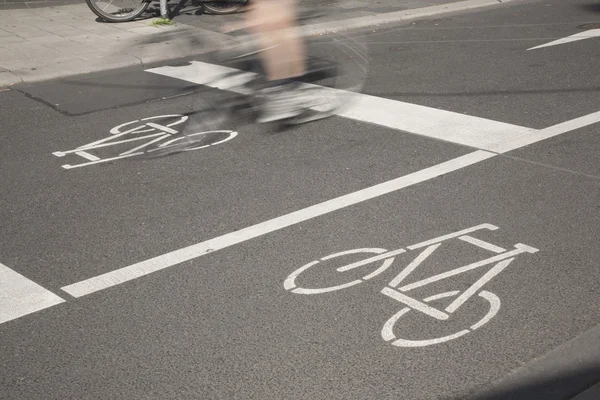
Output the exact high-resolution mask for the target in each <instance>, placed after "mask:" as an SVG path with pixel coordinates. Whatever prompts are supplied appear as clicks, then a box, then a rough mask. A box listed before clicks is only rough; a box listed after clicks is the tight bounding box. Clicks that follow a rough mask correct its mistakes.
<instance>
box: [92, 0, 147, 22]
mask: <svg viewBox="0 0 600 400" xmlns="http://www.w3.org/2000/svg"><path fill="white" fill-rule="evenodd" d="M85 2H86V3H87V5H88V7H89V8H90V10H92V11H93V12H94V14H96V15H97V16H99V17H100V18H102V19H103V20H105V21H108V22H127V21H131V20H134V19H136V18H137V17H139V16H140V15H142V14H143V13H144V11H146V9H147V8H148V5H149V4H150V1H140V0H85Z"/></svg>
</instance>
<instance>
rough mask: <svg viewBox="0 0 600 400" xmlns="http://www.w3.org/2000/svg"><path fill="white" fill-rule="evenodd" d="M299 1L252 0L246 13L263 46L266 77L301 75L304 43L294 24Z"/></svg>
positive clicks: (270, 78) (282, 77) (275, 78)
mask: <svg viewBox="0 0 600 400" xmlns="http://www.w3.org/2000/svg"><path fill="white" fill-rule="evenodd" d="M297 5H298V0H252V2H251V5H250V9H249V10H248V12H247V13H246V14H245V15H246V20H247V24H248V27H249V28H250V30H251V31H252V32H253V33H254V34H255V35H256V37H257V40H258V43H259V45H260V47H261V49H263V51H262V52H261V53H260V58H261V61H262V63H263V65H264V68H265V70H266V73H267V78H268V79H269V80H274V81H276V80H283V79H290V78H295V77H297V76H301V75H303V74H304V57H305V54H304V53H305V49H304V42H303V40H302V38H301V37H300V34H299V29H298V26H297V25H296V7H297Z"/></svg>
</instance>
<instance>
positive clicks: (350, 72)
mask: <svg viewBox="0 0 600 400" xmlns="http://www.w3.org/2000/svg"><path fill="white" fill-rule="evenodd" d="M306 45H307V50H308V58H307V63H306V75H305V76H304V77H303V78H302V79H301V80H300V81H301V82H302V83H304V84H305V85H304V86H303V88H304V89H305V90H306V94H307V95H308V96H309V97H311V98H312V99H313V100H311V102H310V103H309V104H310V105H309V107H308V109H307V112H305V113H304V114H303V115H301V116H299V117H297V118H294V119H292V120H290V121H288V123H289V124H301V123H304V122H310V121H314V120H318V119H322V118H326V117H329V116H332V115H336V114H340V113H341V112H343V111H345V110H346V109H347V108H348V107H349V106H350V105H351V103H352V100H353V98H354V97H353V96H354V95H355V94H356V93H359V92H360V91H361V90H362V88H363V85H364V82H365V80H366V77H367V73H368V67H369V55H368V50H367V47H366V46H365V45H364V44H363V43H361V42H359V41H358V40H356V39H354V38H352V37H350V36H347V35H343V34H337V35H332V36H331V37H330V38H327V39H325V40H323V39H317V40H311V39H307V42H306Z"/></svg>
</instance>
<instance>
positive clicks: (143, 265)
mask: <svg viewBox="0 0 600 400" xmlns="http://www.w3.org/2000/svg"><path fill="white" fill-rule="evenodd" d="M494 156H495V154H494V153H490V152H486V151H481V150H477V151H475V152H472V153H468V154H466V155H463V156H460V157H457V158H454V159H452V160H449V161H446V162H443V163H441V164H437V165H434V166H432V167H429V168H425V169H423V170H420V171H417V172H414V173H412V174H408V175H405V176H403V177H400V178H396V179H393V180H391V181H387V182H384V183H380V184H378V185H375V186H371V187H369V188H366V189H362V190H359V191H357V192H354V193H350V194H347V195H344V196H341V197H337V198H335V199H331V200H328V201H325V202H323V203H319V204H316V205H313V206H310V207H308V208H305V209H302V210H298V211H294V212H292V213H289V214H286V215H283V216H281V217H277V218H274V219H271V220H268V221H265V222H261V223H259V224H256V225H253V226H249V227H247V228H244V229H241V230H239V231H236V232H231V233H228V234H226V235H223V236H219V237H216V238H214V239H210V240H207V241H205V242H201V243H198V244H195V245H192V246H188V247H185V248H182V249H179V250H175V251H173V252H170V253H166V254H163V255H160V256H157V257H154V258H151V259H149V260H146V261H142V262H138V263H136V264H133V265H130V266H127V267H123V268H120V269H117V270H115V271H111V272H107V273H105V274H102V275H99V276H96V277H93V278H89V279H86V280H84V281H81V282H77V283H74V284H71V285H68V286H65V287H63V288H61V289H62V290H64V291H65V292H67V293H69V294H70V295H71V296H74V297H81V296H85V295H88V294H91V293H94V292H97V291H100V290H103V289H107V288H110V287H112V286H115V285H119V284H121V283H124V282H127V281H130V280H133V279H136V278H140V277H142V276H144V275H148V274H150V273H153V272H156V271H159V270H162V269H165V268H169V267H171V266H173V265H176V264H180V263H182V262H184V261H188V260H191V259H194V258H197V257H200V256H203V255H205V254H207V253H210V252H213V251H216V250H221V249H224V248H226V247H229V246H233V245H235V244H238V243H242V242H245V241H247V240H250V239H253V238H255V237H258V236H261V235H265V234H267V233H270V232H274V231H277V230H279V229H283V228H286V227H288V226H292V225H294V224H298V223H300V222H303V221H306V220H309V219H312V218H315V217H318V216H321V215H324V214H328V213H331V212H333V211H336V210H340V209H343V208H345V207H349V206H351V205H354V204H358V203H361V202H364V201H367V200H370V199H373V198H376V197H379V196H382V195H384V194H387V193H391V192H394V191H397V190H400V189H403V188H406V187H409V186H412V185H415V184H417V183H421V182H425V181H427V180H430V179H433V178H435V177H438V176H441V175H445V174H447V173H450V172H453V171H456V170H459V169H461V168H465V167H467V166H469V165H473V164H476V163H478V162H481V161H484V160H487V159H489V158H491V157H494Z"/></svg>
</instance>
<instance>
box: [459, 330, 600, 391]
mask: <svg viewBox="0 0 600 400" xmlns="http://www.w3.org/2000/svg"><path fill="white" fill-rule="evenodd" d="M599 344H600V325H597V326H595V327H593V328H590V329H588V330H587V331H585V332H583V333H581V334H579V335H578V336H576V337H574V338H572V339H570V340H568V341H566V342H564V343H562V344H560V345H558V346H557V347H555V348H553V349H551V350H550V351H548V352H547V353H545V354H542V355H541V356H539V357H537V358H534V359H533V360H530V361H527V362H526V363H525V364H524V365H522V366H521V367H518V368H516V369H514V370H513V371H511V372H509V373H508V374H507V375H505V376H504V377H502V378H500V379H497V380H494V381H492V382H489V383H487V384H485V385H483V386H481V387H479V388H477V389H475V391H474V392H472V393H470V395H468V396H463V397H461V398H466V399H468V400H492V399H495V400H497V399H505V398H506V399H511V400H566V399H570V400H598V399H600V345H599ZM532 385H533V386H532ZM527 387H530V389H529V390H524V391H521V392H519V391H518V389H519V388H527ZM515 388H516V389H517V391H516V392H515Z"/></svg>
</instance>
